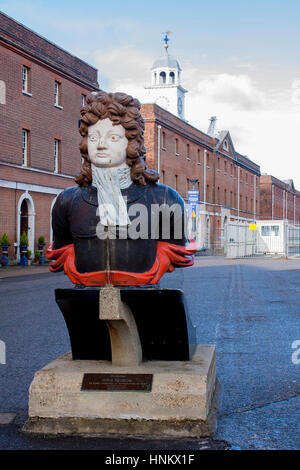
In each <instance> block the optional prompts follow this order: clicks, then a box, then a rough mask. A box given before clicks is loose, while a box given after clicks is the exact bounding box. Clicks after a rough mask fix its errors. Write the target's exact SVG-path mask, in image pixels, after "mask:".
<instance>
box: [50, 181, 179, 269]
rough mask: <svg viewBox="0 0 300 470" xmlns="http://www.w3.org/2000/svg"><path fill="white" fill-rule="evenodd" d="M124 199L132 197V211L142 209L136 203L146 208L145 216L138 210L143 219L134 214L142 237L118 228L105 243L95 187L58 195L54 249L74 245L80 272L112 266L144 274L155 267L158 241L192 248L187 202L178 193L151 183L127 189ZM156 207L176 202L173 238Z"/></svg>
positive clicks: (172, 220) (128, 199)
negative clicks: (188, 240) (187, 231)
mask: <svg viewBox="0 0 300 470" xmlns="http://www.w3.org/2000/svg"><path fill="white" fill-rule="evenodd" d="M122 195H123V197H126V198H127V210H128V211H129V212H130V210H132V209H139V208H138V207H136V206H133V205H134V204H141V205H142V206H143V208H142V209H145V210H143V211H142V212H141V213H139V212H137V216H138V218H136V217H135V216H134V215H130V213H129V218H130V221H131V222H132V224H135V225H134V226H136V225H137V232H139V233H140V238H137V239H135V238H133V237H132V232H130V226H129V229H128V230H127V229H126V231H125V233H124V230H123V232H122V234H120V230H119V227H117V228H113V227H112V228H111V229H110V230H109V232H108V236H107V237H106V239H99V237H98V236H97V226H98V228H99V224H100V218H99V216H98V215H97V214H96V211H97V208H98V200H97V189H96V188H95V187H94V186H89V187H87V188H83V187H76V186H72V187H70V188H68V189H66V190H65V191H63V192H62V193H61V194H60V195H59V196H58V198H57V200H56V203H55V205H54V207H53V212H52V227H53V238H54V243H53V249H57V248H61V247H62V246H65V245H69V244H72V243H73V244H74V249H75V263H76V269H77V271H78V272H80V273H85V272H95V271H104V270H106V269H107V268H108V267H109V269H110V270H112V271H126V272H137V273H143V272H146V271H148V270H149V269H150V268H151V267H152V266H153V264H154V261H155V258H156V245H157V241H165V242H168V243H171V244H176V245H181V246H184V245H185V244H186V238H185V235H184V201H183V199H182V198H181V196H180V195H179V194H178V193H177V192H176V191H174V190H173V189H172V188H170V187H168V186H165V185H162V184H158V183H148V184H147V185H146V186H140V185H138V184H136V183H132V184H131V186H130V187H129V188H127V189H124V190H122ZM153 204H154V205H158V206H161V205H162V204H165V205H166V206H165V207H166V208H167V209H168V208H171V206H173V205H174V204H176V206H173V209H171V211H170V217H169V218H168V220H169V221H170V234H168V233H167V232H168V227H167V225H165V229H166V230H167V232H165V231H164V229H163V223H162V221H163V219H162V215H161V213H160V214H159V217H154V213H156V214H158V211H157V207H158V206H156V207H155V206H152V205H153ZM175 207H176V209H175ZM130 208H131V209H130ZM151 211H152V217H151ZM141 214H143V215H142V216H141ZM166 214H167V212H166ZM139 215H140V217H139ZM165 220H166V219H165ZM132 227H133V225H131V228H132ZM180 227H181V230H180ZM102 228H103V227H102ZM139 229H140V230H139ZM98 233H99V232H98ZM114 235H115V237H114ZM113 238H115V239H113Z"/></svg>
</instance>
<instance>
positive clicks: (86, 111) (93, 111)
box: [75, 90, 159, 186]
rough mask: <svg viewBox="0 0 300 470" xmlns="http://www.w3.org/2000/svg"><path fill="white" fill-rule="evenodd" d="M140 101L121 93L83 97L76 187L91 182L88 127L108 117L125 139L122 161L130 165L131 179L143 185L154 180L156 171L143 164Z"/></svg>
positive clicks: (93, 94)
mask: <svg viewBox="0 0 300 470" xmlns="http://www.w3.org/2000/svg"><path fill="white" fill-rule="evenodd" d="M140 107H141V105H140V102H139V101H138V100H137V99H135V98H133V97H132V96H130V95H126V94H125V93H106V92H105V91H102V90H100V91H98V92H92V93H91V94H90V95H88V96H87V98H86V105H85V106H84V107H83V108H81V110H80V113H81V120H80V128H79V132H80V134H81V136H82V137H83V138H82V141H81V143H80V145H79V149H80V152H81V156H82V158H83V164H82V168H81V172H80V174H79V175H78V176H77V177H76V179H75V181H76V183H77V184H78V185H79V186H89V185H90V184H91V183H92V169H91V162H90V159H89V156H88V142H87V139H88V127H89V126H91V125H92V124H95V123H96V122H97V121H98V120H99V119H106V118H109V119H110V120H111V121H112V123H113V125H115V126H116V125H118V124H121V125H122V126H123V127H124V129H125V136H126V138H127V139H128V144H127V149H126V154H127V158H126V163H127V165H128V166H130V175H131V179H132V181H134V182H136V183H138V184H140V185H142V186H145V185H146V184H147V182H156V181H158V179H159V174H158V173H157V172H156V171H154V170H149V169H148V168H147V166H146V164H145V159H144V155H145V153H146V149H145V147H144V128H145V123H144V119H143V117H142V115H141V113H140Z"/></svg>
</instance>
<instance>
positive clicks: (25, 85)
mask: <svg viewBox="0 0 300 470" xmlns="http://www.w3.org/2000/svg"><path fill="white" fill-rule="evenodd" d="M22 91H23V93H27V94H30V68H29V67H25V65H23V68H22Z"/></svg>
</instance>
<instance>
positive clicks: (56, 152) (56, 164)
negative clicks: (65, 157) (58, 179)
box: [54, 139, 60, 173]
mask: <svg viewBox="0 0 300 470" xmlns="http://www.w3.org/2000/svg"><path fill="white" fill-rule="evenodd" d="M59 167H60V140H58V139H54V173H59V170H60V168H59Z"/></svg>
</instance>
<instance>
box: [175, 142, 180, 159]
mask: <svg viewBox="0 0 300 470" xmlns="http://www.w3.org/2000/svg"><path fill="white" fill-rule="evenodd" d="M175 154H176V155H179V145H178V139H175Z"/></svg>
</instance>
